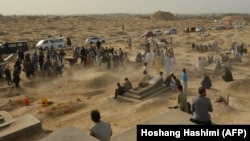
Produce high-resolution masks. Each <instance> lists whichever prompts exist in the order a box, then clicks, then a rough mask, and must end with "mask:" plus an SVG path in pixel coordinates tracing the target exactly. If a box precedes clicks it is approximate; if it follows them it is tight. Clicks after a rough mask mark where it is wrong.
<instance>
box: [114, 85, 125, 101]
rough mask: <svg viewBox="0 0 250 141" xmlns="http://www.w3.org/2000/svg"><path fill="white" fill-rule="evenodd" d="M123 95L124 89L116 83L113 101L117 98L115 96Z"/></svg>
mask: <svg viewBox="0 0 250 141" xmlns="http://www.w3.org/2000/svg"><path fill="white" fill-rule="evenodd" d="M123 93H124V88H123V87H122V86H121V84H120V83H117V88H116V89H115V97H114V99H116V98H117V95H123Z"/></svg>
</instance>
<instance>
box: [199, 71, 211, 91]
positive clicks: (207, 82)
mask: <svg viewBox="0 0 250 141" xmlns="http://www.w3.org/2000/svg"><path fill="white" fill-rule="evenodd" d="M201 86H203V87H204V88H206V89H210V88H211V87H212V81H211V79H210V77H209V76H208V75H207V74H206V73H205V72H203V79H202V80H201Z"/></svg>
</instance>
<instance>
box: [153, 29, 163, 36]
mask: <svg viewBox="0 0 250 141" xmlns="http://www.w3.org/2000/svg"><path fill="white" fill-rule="evenodd" d="M153 33H154V35H162V31H161V30H160V29H155V30H154V31H153Z"/></svg>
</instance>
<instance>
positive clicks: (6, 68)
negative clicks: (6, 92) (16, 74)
mask: <svg viewBox="0 0 250 141" xmlns="http://www.w3.org/2000/svg"><path fill="white" fill-rule="evenodd" d="M4 72H5V78H6V80H7V82H8V85H11V83H13V81H12V77H11V72H10V67H9V64H7V65H6V66H5V70H4Z"/></svg>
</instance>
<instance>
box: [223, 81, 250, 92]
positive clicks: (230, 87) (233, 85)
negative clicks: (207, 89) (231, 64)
mask: <svg viewBox="0 0 250 141" xmlns="http://www.w3.org/2000/svg"><path fill="white" fill-rule="evenodd" d="M249 83H250V79H241V80H237V81H232V82H228V83H226V84H225V89H224V90H226V91H227V92H229V93H230V94H231V95H237V96H240V95H242V96H243V95H248V93H249V91H250V87H249Z"/></svg>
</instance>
